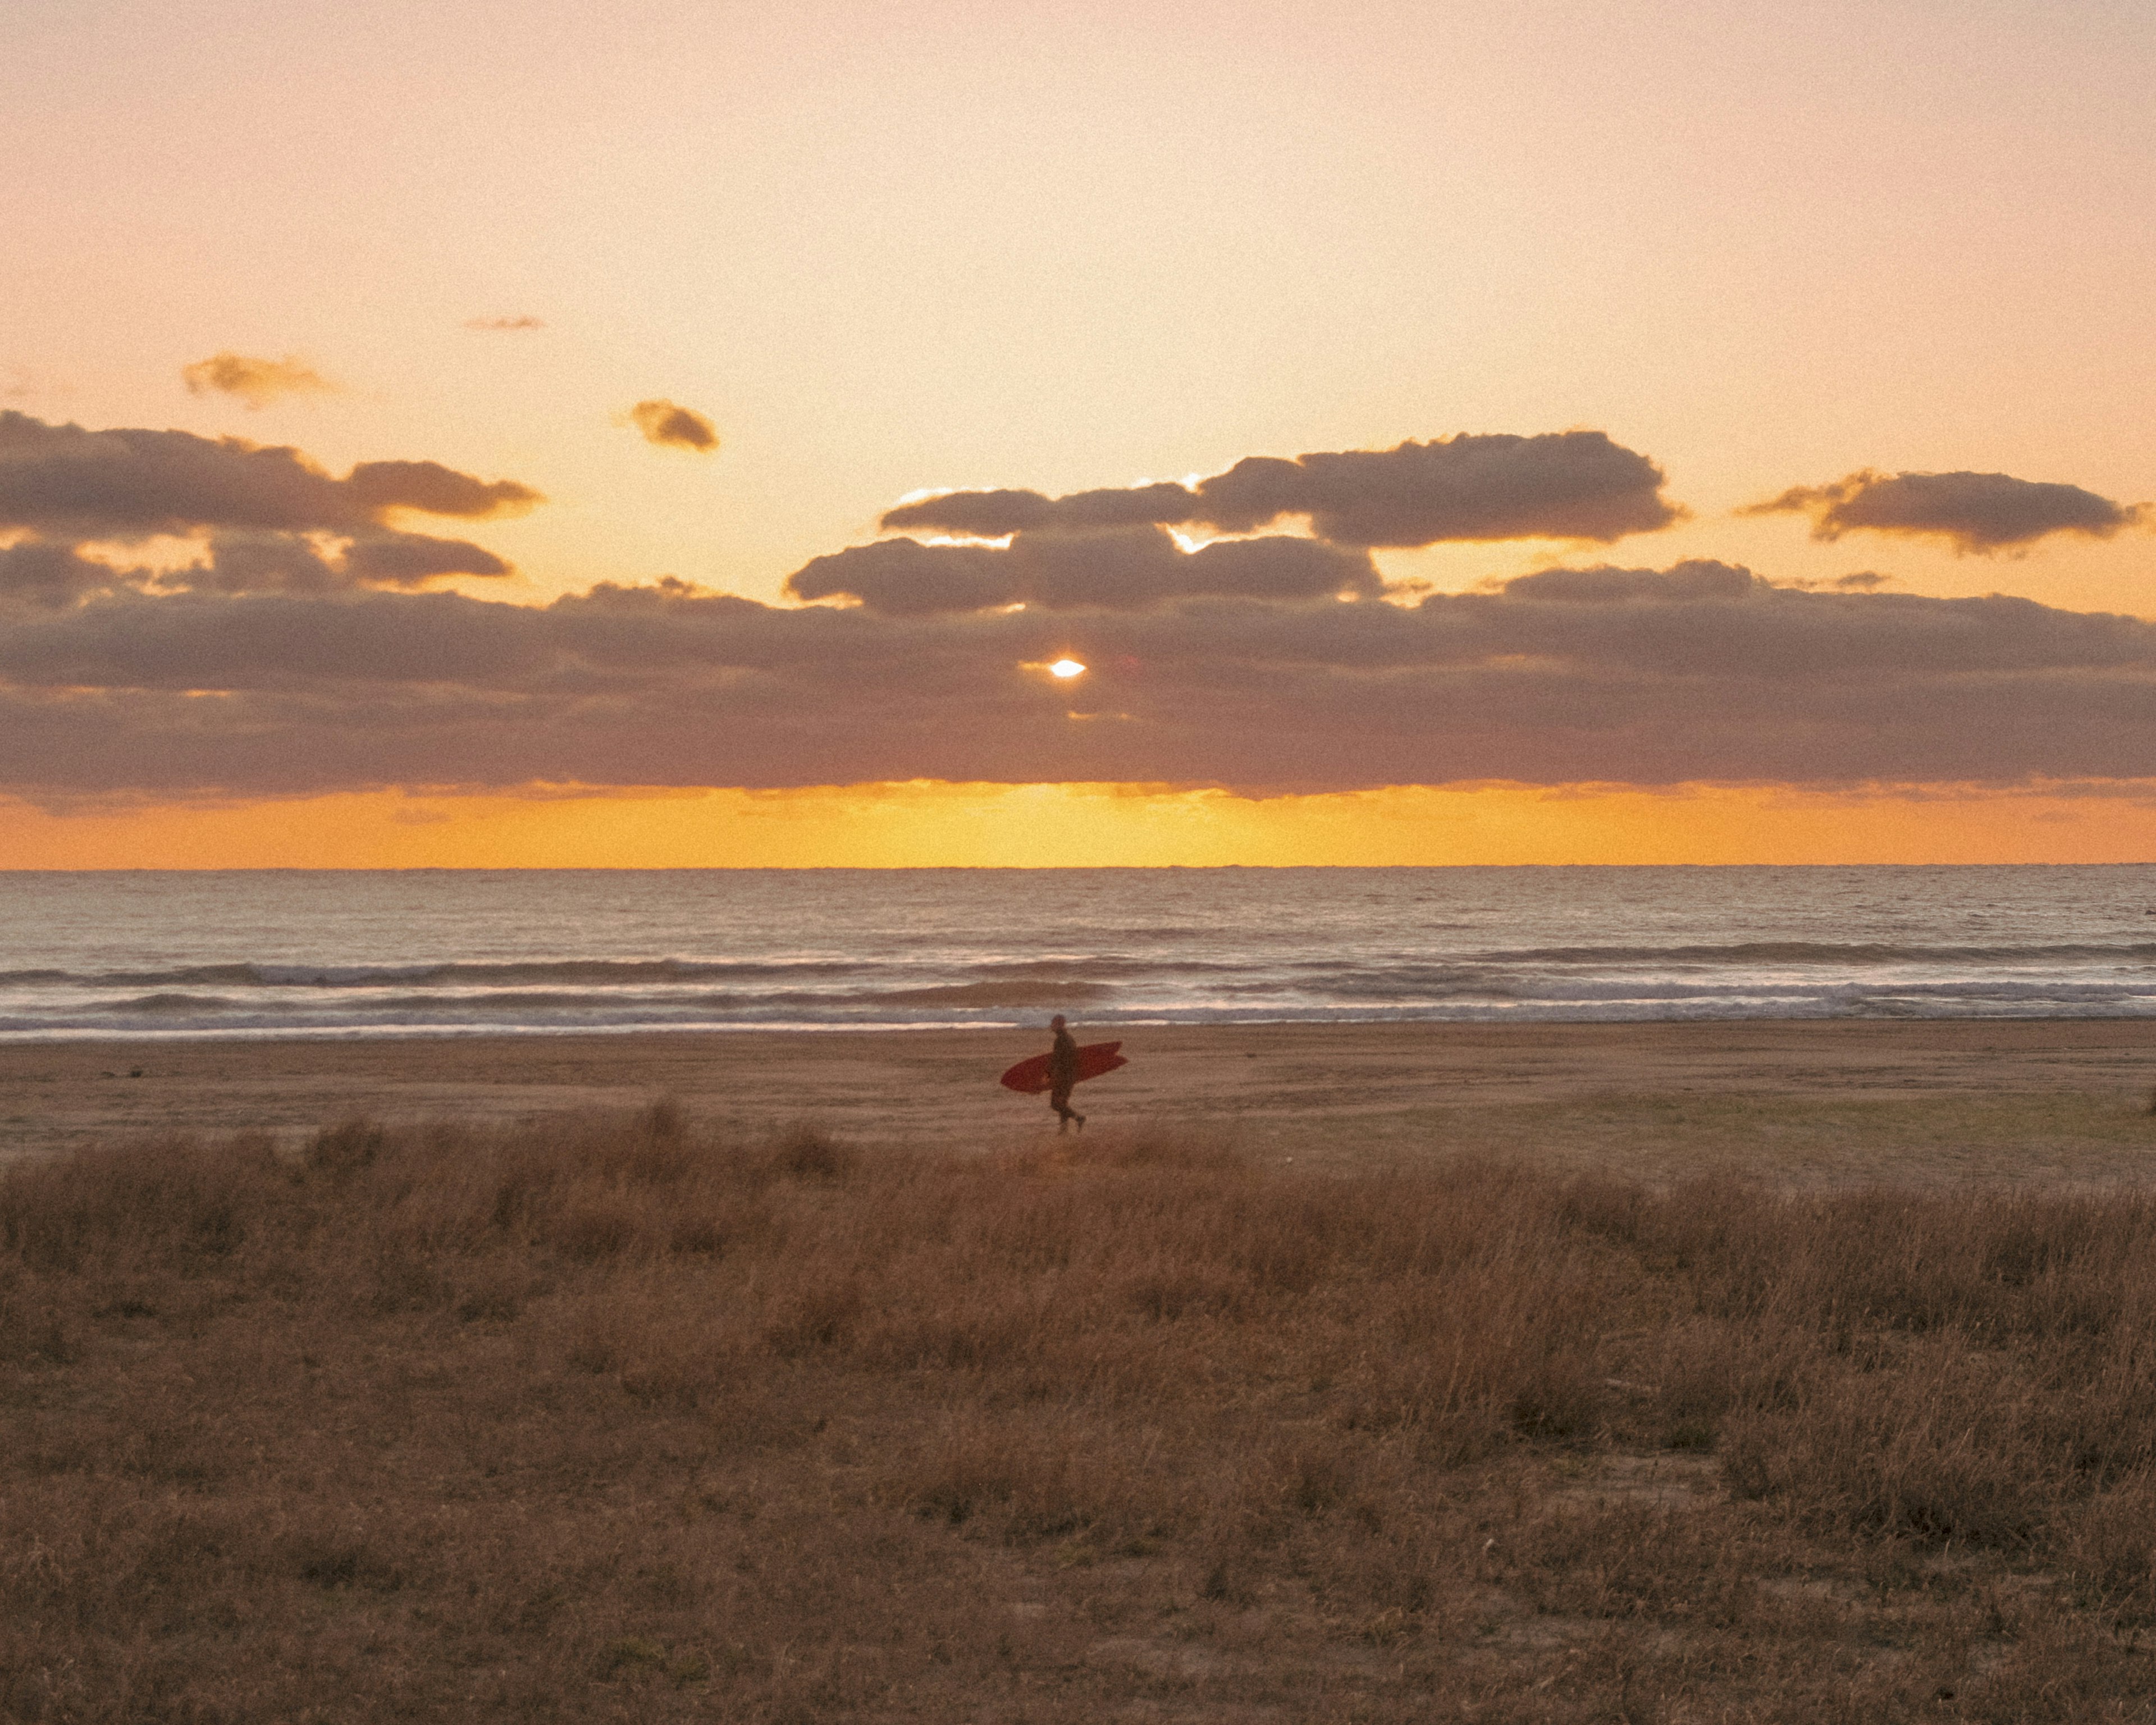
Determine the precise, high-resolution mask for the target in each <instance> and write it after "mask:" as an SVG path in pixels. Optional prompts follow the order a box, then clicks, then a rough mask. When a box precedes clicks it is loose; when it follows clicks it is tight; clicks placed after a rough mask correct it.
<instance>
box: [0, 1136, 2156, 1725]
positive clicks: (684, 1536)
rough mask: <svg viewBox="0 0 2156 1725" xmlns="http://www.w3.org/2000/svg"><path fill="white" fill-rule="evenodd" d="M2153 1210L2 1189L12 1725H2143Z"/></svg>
mask: <svg viewBox="0 0 2156 1725" xmlns="http://www.w3.org/2000/svg"><path fill="white" fill-rule="evenodd" d="M2152 1318H2156V1197H2152V1196H2150V1195H2148V1194H2144V1193H2143V1191H2141V1190H2139V1189H2135V1188H2133V1187H2127V1186H2120V1187H2117V1188H2114V1189H2107V1190H2104V1191H2100V1192H2083V1193H2070V1192H2066V1191H2050V1192H2047V1191H2046V1190H2043V1189H2038V1188H2032V1187H2024V1188H2021V1189H2014V1190H2007V1189H1998V1188H1993V1187H1988V1186H1978V1185H1964V1186H1950V1185H1949V1186H1933V1187H1930V1188H1927V1189H1913V1188H1912V1189H1884V1188H1881V1189H1832V1190H1829V1189H1819V1190H1815V1191H1802V1190H1799V1191H1794V1192H1792V1191H1788V1190H1779V1191H1778V1190H1771V1189H1766V1188H1764V1187H1758V1186H1752V1185H1747V1184H1744V1183H1740V1182H1735V1181H1731V1180H1726V1179H1721V1180H1704V1181H1693V1182H1690V1183H1676V1184H1673V1185H1658V1186H1653V1187H1650V1186H1647V1185H1644V1184H1636V1183H1625V1182H1619V1181H1610V1180H1599V1179H1590V1178H1578V1177H1574V1176H1568V1175H1565V1174H1563V1173H1553V1172H1550V1171H1548V1170H1541V1171H1537V1169H1536V1168H1533V1167H1532V1166H1530V1165H1528V1164H1527V1163H1523V1162H1519V1161H1512V1162H1501V1161H1492V1160H1476V1159H1471V1158H1460V1159H1456V1160H1451V1161H1445V1162H1440V1163H1434V1164H1424V1165H1421V1166H1416V1167H1413V1168H1405V1169H1399V1170H1395V1171H1394V1172H1389V1173H1373V1174H1369V1175H1365V1176H1342V1175H1339V1174H1337V1173H1334V1174H1317V1173H1297V1172H1296V1170H1295V1169H1293V1168H1286V1169H1283V1168H1279V1167H1277V1166H1262V1167H1261V1166H1260V1165H1258V1164H1256V1163H1252V1162H1249V1161H1245V1160H1243V1159H1241V1158H1238V1157H1237V1156H1236V1155H1235V1154H1233V1153H1230V1152H1229V1151H1228V1150H1227V1149H1225V1148H1223V1147H1220V1146H1219V1145H1217V1144H1214V1143H1210V1142H1208V1141H1207V1140H1206V1139H1205V1138H1204V1137H1202V1136H1199V1135H1193V1134H1190V1133H1188V1132H1185V1133H1182V1134H1180V1135H1172V1136H1169V1135H1163V1136H1158V1137H1152V1136H1147V1135H1146V1134H1144V1133H1142V1132H1138V1133H1133V1134H1130V1135H1127V1136H1122V1137H1115V1136H1109V1135H1103V1136H1101V1137H1099V1138H1098V1139H1097V1140H1096V1137H1094V1135H1093V1134H1091V1133H1089V1134H1087V1135H1086V1137H1083V1138H1075V1139H1071V1140H1069V1141H1060V1142H1058V1143H1057V1144H1056V1146H1055V1148H1053V1149H1052V1150H1048V1151H1045V1152H1043V1153H1037V1154H1033V1155H1029V1156H1026V1157H1023V1158H1020V1157H1009V1158H993V1157H991V1158H981V1157H964V1156H959V1155H956V1154H953V1155H949V1156H937V1155H927V1154H921V1153H895V1152H890V1151H881V1150H875V1149H873V1148H871V1147H859V1148H856V1147H850V1146H849V1145H847V1144H846V1143H844V1142H839V1141H835V1140H834V1139H833V1138H831V1137H829V1136H827V1135H824V1134H822V1133H819V1132H816V1131H814V1130H810V1129H806V1128H804V1129H799V1130H796V1131H792V1132H783V1133H780V1134H778V1135H776V1136H768V1137H747V1138H744V1137H736V1136H733V1135H731V1134H729V1133H728V1132H726V1130H725V1129H723V1128H722V1127H718V1126H716V1125H713V1124H711V1123H709V1122H704V1121H702V1120H699V1119H685V1118H683V1117H681V1116H680V1113H678V1112H677V1111H675V1110H673V1109H670V1108H668V1107H665V1106H661V1107H659V1108H656V1109H654V1110H651V1111H648V1112H645V1113H643V1114H641V1115H638V1116H634V1117H598V1116H592V1117H581V1118H562V1119H556V1120H553V1121H551V1122H542V1123H538V1124H534V1125H531V1126H528V1127H516V1128H510V1127H501V1128H473V1127H434V1128H416V1127H415V1128H409V1129H402V1128H400V1129H398V1130H393V1131H392V1130H386V1129H384V1128H382V1127H375V1126H371V1125H369V1124H367V1123H366V1122H352V1123H349V1124H346V1125H344V1126H340V1127H335V1128H333V1129H331V1130H328V1131H326V1132H322V1133H321V1135H320V1136H319V1137H316V1139H315V1140H314V1141H313V1142H312V1143H311V1147H309V1148H308V1149H307V1151H306V1153H305V1155H304V1156H303V1157H301V1158H298V1159H296V1160H295V1158H292V1157H291V1156H290V1155H289V1154H285V1155H280V1154H278V1153H275V1152H274V1151H273V1150H272V1148H271V1147H270V1143H269V1141H268V1140H266V1139H263V1138H254V1139H250V1138H247V1137H240V1138H237V1139H233V1140H229V1141H224V1142H209V1143H164V1144H137V1145H135V1146H132V1147H113V1148H109V1149H104V1150H100V1151H95V1152H90V1153H84V1154H80V1155H78V1156H75V1157H73V1158H65V1159H55V1160H49V1161H44V1162H38V1163H20V1164H18V1165H16V1166H15V1167H13V1168H10V1169H8V1170H7V1171H6V1172H5V1174H4V1177H0V1419H4V1425H3V1426H0V1477H4V1491H0V1716H4V1717H7V1718H9V1719H21V1720H34V1721H61V1720H66V1721H74V1720H83V1721H89V1720H113V1721H118V1720H129V1721H141V1720H175V1721H197V1722H203V1725H208V1722H213V1721H215V1722H232V1725H239V1722H254V1721H263V1722H269V1721H284V1722H299V1721H310V1720H319V1721H332V1720H334V1721H371V1720H377V1719H380V1720H389V1719H399V1720H406V1719H414V1720H444V1721H447V1720H459V1721H461V1720H472V1719H488V1718H497V1717H499V1718H509V1717H516V1718H519V1719H540V1720H545V1719H562V1720H570V1719H576V1720H588V1719H620V1720H670V1719H676V1718H680V1719H690V1718H717V1719H742V1720H770V1721H804V1722H805V1721H811V1720H827V1719H853V1718H860V1719H906V1718H918V1719H923V1720H928V1719H934V1720H981V1721H991V1720H993V1721H1019V1720H1029V1721H1035V1722H1052V1721H1066V1720H1067V1721H1078V1720H1093V1719H1116V1718H1127V1719H1132V1720H1142V1719H1163V1720H1164V1719H1178V1720H1180V1719H1199V1720H1219V1721H1230V1720H1244V1719H1250V1720H1256V1719H1281V1720H1296V1721H1301V1720H1330V1719H1337V1720H1343V1721H1346V1720H1366V1721H1387V1720H1394V1719H1398V1720H1409V1719H1415V1720H1422V1719H1429V1718H1432V1717H1463V1718H1475V1719H1481V1720H1491V1721H1506V1720H1521V1721H1525V1720H1550V1721H1570V1720H1578V1721H1589V1720H1597V1721H1602V1720H1611V1719H1621V1720H1671V1721H1676V1720H1687V1721H1690V1720H1700V1721H1708V1720H1721V1719H1730V1720H1735V1719H1746V1720H1767V1721H1772V1720H1789V1721H1798V1720H1803V1721H1815V1720H1820V1719H1825V1718H1833V1719H1837V1720H1858V1721H1861V1720H1867V1719H1878V1720H1882V1721H1883V1720H1906V1719H1910V1718H1939V1719H1950V1718H1968V1719H1980V1720H1987V1721H2000V1722H2005V1721H2021V1720H2051V1719H2057V1720H2084V1719H2089V1720H2094V1719H2110V1718H2117V1719H2143V1718H2147V1717H2150V1715H2151V1712H2152V1708H2156V1661H2152V1659H2151V1657H2150V1654H2149V1650H2148V1642H2149V1640H2150V1637H2151V1636H2152V1635H2156V1327H2152V1322H2151V1320H2152Z"/></svg>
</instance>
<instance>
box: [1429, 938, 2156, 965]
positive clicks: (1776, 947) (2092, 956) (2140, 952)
mask: <svg viewBox="0 0 2156 1725" xmlns="http://www.w3.org/2000/svg"><path fill="white" fill-rule="evenodd" d="M1466 957H1468V958H1469V959H1470V961H1471V962H1472V963H1482V964H1536V963H1539V964H2035V963H2046V962H2058V961H2062V960H2063V961H2067V962H2075V961H2078V962H2082V963H2105V962H2111V963H2117V962H2120V961H2123V960H2133V959H2138V960H2143V961H2147V962H2156V941H2129V942H2119V943H2117V944H2115V945H2104V944H2096V943H2091V942H2062V943H2046V944H2036V945H2029V946H2005V947H1976V946H1969V947H1960V946H1954V947H1949V946H1901V945H1893V944H1887V943H1882V942H1876V941H1861V942H1826V941H1744V942H1737V943H1734V944H1732V945H1729V946H1673V947H1514V948H1507V949H1499V950H1496V951H1491V952H1475V953H1471V954H1468V955H1466Z"/></svg>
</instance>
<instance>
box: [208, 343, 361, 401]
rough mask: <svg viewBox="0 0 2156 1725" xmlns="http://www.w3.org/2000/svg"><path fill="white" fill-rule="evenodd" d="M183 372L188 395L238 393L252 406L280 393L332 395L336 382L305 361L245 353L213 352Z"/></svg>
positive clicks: (273, 397) (291, 356)
mask: <svg viewBox="0 0 2156 1725" xmlns="http://www.w3.org/2000/svg"><path fill="white" fill-rule="evenodd" d="M180 376H181V377H182V378H183V379H184V380H185V381H186V383H187V393H188V394H189V395H236V396H238V397H239V398H240V400H242V401H244V402H245V403H247V405H248V406H249V407H250V408H266V407H268V406H269V403H271V402H273V401H275V400H276V399H277V398H279V397H280V396H285V395H333V394H335V393H336V384H334V383H332V382H330V381H329V379H328V378H326V377H323V376H322V375H321V373H320V372H317V371H316V370H315V368H314V367H312V366H311V365H309V364H307V363H306V362H305V361H304V360H301V359H299V358H296V357H294V356H293V355H291V354H289V353H288V354H286V355H285V357H284V358H282V359H254V358H250V357H249V356H248V355H246V354H244V353H213V354H212V355H211V356H210V357H208V359H202V360H197V361H196V362H194V364H193V365H191V366H182V367H181V368H180Z"/></svg>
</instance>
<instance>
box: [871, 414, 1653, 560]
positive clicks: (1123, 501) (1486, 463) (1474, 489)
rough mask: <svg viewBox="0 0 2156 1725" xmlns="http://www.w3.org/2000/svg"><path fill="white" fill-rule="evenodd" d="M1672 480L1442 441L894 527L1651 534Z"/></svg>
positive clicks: (1251, 466)
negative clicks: (1295, 520) (1304, 524)
mask: <svg viewBox="0 0 2156 1725" xmlns="http://www.w3.org/2000/svg"><path fill="white" fill-rule="evenodd" d="M1664 483H1665V480H1664V477H1663V474H1662V470H1661V469H1660V468H1659V467H1657V466H1655V464H1654V463H1653V462H1652V461H1650V460H1649V459H1647V458H1646V457H1645V455H1642V454H1638V453H1636V452H1635V451H1634V450H1631V449H1625V447H1623V445H1621V444H1615V443H1613V442H1611V441H1610V439H1609V437H1608V436H1607V435H1605V434H1604V433H1602V432H1599V431H1565V432H1551V433H1546V434H1543V435H1541V436H1537V437H1515V436H1511V435H1491V436H1476V435H1471V434H1467V433H1462V434H1460V435H1459V436H1457V437H1450V438H1438V439H1433V440H1432V441H1430V442H1429V443H1421V444H1419V443H1413V442H1409V443H1404V444H1400V445H1399V448H1397V449H1350V450H1343V451H1338V452H1335V453H1332V454H1314V455H1298V456H1296V457H1295V458H1294V459H1291V460H1283V459H1278V458H1276V457H1270V456H1250V457H1248V458H1246V459H1243V460H1241V461H1238V462H1237V463H1236V464H1235V465H1234V466H1233V467H1231V468H1229V470H1227V471H1226V472H1225V473H1219V474H1215V475H1213V477H1211V478H1210V479H1205V480H1199V481H1198V483H1197V484H1196V485H1175V484H1159V485H1138V486H1132V487H1129V488H1127V489H1122V490H1096V491H1079V492H1075V493H1073V494H1072V495H1069V496H1065V497H1047V496H1044V495H1042V494H1041V493H1039V492H1038V491H947V492H944V493H942V495H937V496H934V497H928V498H924V499H921V501H916V502H912V503H906V504H902V505H901V506H899V507H898V508H896V509H894V510H891V511H890V512H889V513H887V514H886V515H885V516H884V518H883V526H884V528H885V531H894V532H896V531H918V530H926V531H931V532H942V533H955V534H961V535H964V536H969V537H973V538H982V539H998V538H1001V537H1003V536H1004V535H1006V534H1009V533H1022V532H1027V531H1044V530H1050V529H1060V530H1065V531H1069V530H1091V529H1095V528H1102V527H1122V526H1197V527H1210V528H1214V529H1217V530H1218V531H1221V532H1224V533H1249V532H1253V531H1256V530H1257V529H1258V528H1260V527H1263V526H1270V524H1271V523H1273V522H1275V521H1279V520H1281V519H1282V518H1283V517H1286V516H1304V517H1307V518H1308V520H1309V522H1310V528H1311V531H1312V534H1314V535H1315V536H1317V537H1318V538H1320V539H1324V540H1328V541H1330V542H1332V543H1334V544H1337V545H1347V546H1354V547H1412V546H1426V545H1436V544H1440V543H1443V542H1448V541H1487V540H1502V539H1574V540H1589V541H1594V542H1599V543H1604V544H1606V543H1609V542H1611V541H1613V540H1616V539H1621V538H1623V537H1625V536H1626V535H1627V534H1630V533H1650V532H1653V531H1655V530H1656V529H1658V528H1661V527H1666V526H1669V525H1670V524H1671V522H1673V521H1676V520H1678V519H1679V518H1680V517H1681V514H1682V511H1680V510H1679V509H1678V508H1677V507H1676V506H1675V505H1674V504H1672V503H1671V502H1669V501H1666V499H1665V498H1664V497H1663V495H1662V486H1663V485H1664Z"/></svg>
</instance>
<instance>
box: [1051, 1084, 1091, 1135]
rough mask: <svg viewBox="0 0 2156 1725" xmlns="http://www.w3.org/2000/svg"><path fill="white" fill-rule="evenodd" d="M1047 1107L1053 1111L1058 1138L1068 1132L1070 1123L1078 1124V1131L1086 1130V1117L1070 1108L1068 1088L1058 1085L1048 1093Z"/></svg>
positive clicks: (1067, 1086)
mask: <svg viewBox="0 0 2156 1725" xmlns="http://www.w3.org/2000/svg"><path fill="white" fill-rule="evenodd" d="M1048 1106H1050V1107H1051V1108H1053V1109H1054V1110H1055V1130H1056V1132H1057V1134H1058V1135H1059V1136H1060V1135H1061V1134H1062V1133H1064V1132H1069V1131H1070V1122H1072V1121H1074V1120H1075V1121H1076V1122H1078V1130H1079V1131H1080V1132H1083V1131H1085V1130H1086V1117H1085V1116H1084V1115H1082V1114H1081V1113H1080V1112H1079V1111H1077V1110H1076V1109H1075V1108H1073V1107H1072V1106H1070V1086H1069V1085H1067V1084H1059V1085H1058V1086H1055V1089H1054V1090H1052V1091H1049V1093H1048Z"/></svg>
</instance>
